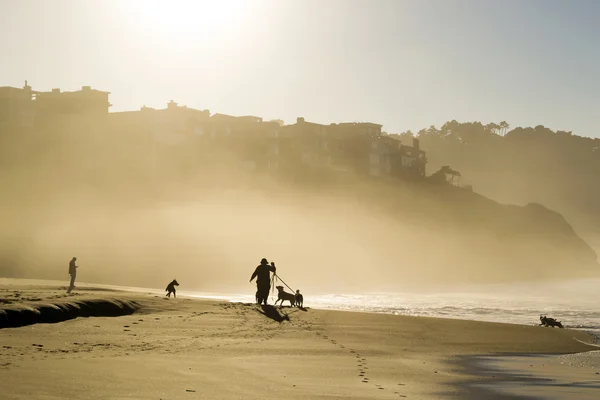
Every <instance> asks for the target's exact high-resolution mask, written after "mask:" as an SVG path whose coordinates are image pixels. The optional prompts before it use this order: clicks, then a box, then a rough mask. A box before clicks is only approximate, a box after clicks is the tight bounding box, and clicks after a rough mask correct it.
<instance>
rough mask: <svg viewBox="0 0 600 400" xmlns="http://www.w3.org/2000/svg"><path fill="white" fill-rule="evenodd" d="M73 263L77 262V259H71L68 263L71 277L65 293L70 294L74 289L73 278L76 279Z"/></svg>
mask: <svg viewBox="0 0 600 400" xmlns="http://www.w3.org/2000/svg"><path fill="white" fill-rule="evenodd" d="M75 261H77V257H73V258H72V259H71V261H69V275H71V283H70V284H69V288H68V289H67V293H71V290H73V289H75V277H77V265H76V264H75Z"/></svg>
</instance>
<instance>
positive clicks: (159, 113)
mask: <svg viewBox="0 0 600 400" xmlns="http://www.w3.org/2000/svg"><path fill="white" fill-rule="evenodd" d="M209 117H210V111H209V110H197V109H194V108H189V107H186V106H180V105H178V104H177V103H176V102H174V101H173V100H171V101H169V102H168V103H167V107H166V108H164V109H155V108H152V107H146V106H143V107H142V108H140V109H139V110H137V111H122V112H114V113H110V120H111V123H112V125H113V127H114V128H115V129H118V130H124V131H128V132H136V135H138V136H141V137H142V138H143V139H150V138H152V139H154V140H155V141H156V142H158V143H163V144H170V145H176V144H179V143H182V142H184V141H185V140H186V139H187V138H188V137H190V136H194V135H197V136H202V135H203V134H204V131H205V129H206V121H207V120H208V118H209Z"/></svg>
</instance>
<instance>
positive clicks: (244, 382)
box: [0, 285, 600, 400]
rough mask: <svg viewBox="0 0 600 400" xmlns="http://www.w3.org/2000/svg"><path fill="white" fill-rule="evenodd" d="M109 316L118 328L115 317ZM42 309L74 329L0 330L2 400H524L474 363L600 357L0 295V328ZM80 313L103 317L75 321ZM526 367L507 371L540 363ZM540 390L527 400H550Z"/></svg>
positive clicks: (520, 335)
mask: <svg viewBox="0 0 600 400" xmlns="http://www.w3.org/2000/svg"><path fill="white" fill-rule="evenodd" d="M306 300H308V299H306ZM306 303H308V304H309V301H306ZM106 304H111V306H109V307H106ZM49 305H54V306H51V307H50V308H48V307H49ZM102 305H104V306H102ZM309 305H310V304H309ZM44 307H45V308H44ZM94 307H97V308H98V310H100V311H93V308H94ZM115 307H116V308H115ZM117 308H118V309H122V310H123V311H122V313H123V314H125V315H122V316H115V315H116V314H117V313H116V312H115V310H116V309H117ZM50 309H52V310H55V313H54V314H53V315H54V317H53V318H55V319H60V318H59V317H58V315H59V314H60V313H61V312H64V313H67V314H68V313H71V314H68V317H69V318H70V319H66V320H65V321H62V322H57V323H33V322H34V321H33V319H31V318H33V317H29V318H30V320H31V321H32V323H31V324H28V325H25V326H20V327H7V328H3V329H0V355H1V357H0V393H1V396H0V397H1V398H2V399H48V400H49V399H64V398H76V399H164V400H166V399H274V398H285V399H397V398H411V399H441V398H459V399H462V398H472V399H476V398H480V399H481V398H523V397H511V396H518V395H522V392H518V391H516V392H515V390H512V389H510V390H504V391H495V392H494V390H496V388H500V389H502V388H503V387H504V388H505V386H506V385H507V384H509V383H510V379H511V377H510V376H508V375H506V374H503V373H501V370H502V369H503V370H505V371H508V370H509V369H515V368H516V367H515V365H514V362H517V363H518V362H519V360H518V359H517V361H514V359H508V361H506V360H507V359H501V358H492V359H491V360H492V361H490V360H482V359H481V358H476V357H474V356H479V357H482V356H486V355H487V356H489V355H499V354H504V355H509V354H520V355H527V354H532V355H537V354H557V355H559V354H569V353H578V352H584V351H589V350H598V348H597V347H593V346H589V345H587V344H585V343H591V341H592V338H591V337H589V336H588V335H587V334H585V333H583V332H579V331H573V330H569V329H547V328H540V327H535V326H520V325H512V324H500V323H498V324H496V323H486V322H475V321H461V320H450V319H436V318H424V317H407V316H395V315H383V314H370V313H358V312H343V311H324V310H314V309H310V308H309V309H305V310H301V309H298V308H289V307H284V308H272V307H266V308H261V307H259V306H257V305H254V304H242V303H227V302H217V301H206V300H195V299H188V298H177V299H173V298H171V299H166V298H164V297H163V296H157V295H156V294H153V293H130V292H120V291H116V290H106V289H98V288H91V287H90V288H86V287H81V288H77V289H75V291H74V293H73V294H72V295H70V296H67V295H65V293H64V290H63V288H60V287H42V286H39V287H36V286H18V285H3V286H0V310H3V311H0V321H3V322H2V323H3V324H5V325H4V326H7V324H8V322H7V321H8V320H9V319H10V318H12V319H14V318H15V316H18V315H19V314H17V313H19V312H25V311H22V310H29V313H30V314H31V313H32V314H31V315H34V314H35V315H38V317H39V315H40V313H48V312H49V311H48V310H50ZM39 310H45V311H43V312H40V311H39ZM56 310H58V311H56ZM61 310H62V311H61ZM65 310H67V311H65ZM69 310H70V311H69ZM73 310H75V311H73ZM76 312H80V313H84V314H85V313H87V315H94V312H97V313H100V314H101V313H102V312H106V313H108V314H109V315H111V316H100V317H98V316H97V317H89V318H73V317H74V316H75V314H73V313H76ZM67 314H65V315H67ZM100 314H98V315H100ZM102 315H104V314H102ZM36 318H37V317H36ZM536 357H537V356H536ZM560 357H567V356H560ZM554 359H556V360H559V361H558V363H559V364H558V365H559V366H560V365H562V366H563V367H564V368H563V369H564V370H565V371H566V372H565V371H562V370H560V368H558V367H557V368H554V369H553V370H552V373H553V374H555V375H556V374H558V375H559V376H563V377H565V382H572V381H573V376H569V375H568V374H569V373H571V374H579V376H581V374H587V375H585V376H584V377H583V376H582V377H581V378H580V380H581V381H584V380H585V381H586V382H588V383H590V382H591V385H592V387H593V385H594V384H595V385H598V384H599V383H600V375H597V374H595V372H594V370H593V368H592V367H590V366H589V365H587V368H585V366H583V367H582V366H577V365H569V364H568V363H567V364H560V362H561V360H562V359H559V358H553V360H554ZM494 360H499V361H497V365H491V364H490V363H493V362H496V361H494ZM502 360H505V361H506V362H512V363H513V364H511V365H509V366H503V365H501V364H502V362H503V361H502ZM531 360H532V359H525V361H523V360H521V363H520V364H518V365H517V367H520V366H525V363H526V365H527V366H529V365H539V367H538V369H541V368H546V367H543V366H542V364H544V365H548V364H549V362H548V359H547V358H540V357H538V358H535V360H534V361H531ZM562 361H564V360H562ZM498 363H499V364H498ZM486 365H487V366H486ZM494 368H496V370H494ZM498 368H500V369H498ZM494 371H496V372H494ZM498 371H500V372H498ZM575 371H579V372H575ZM582 371H583V372H582ZM541 373H543V371H539V370H531V371H530V374H541ZM521 378H522V377H518V376H514V375H513V376H512V379H513V381H514V380H515V379H517V380H518V379H521ZM553 379H554V378H553ZM527 382H532V380H531V379H530V380H529V381H527V380H522V383H523V386H524V387H527V386H528V385H529V384H528V383H527ZM594 382H595V383H594ZM503 385H504V386H503ZM515 386H519V385H515V384H513V386H510V387H515ZM529 386H532V385H529ZM584 386H586V385H584ZM587 386H589V385H587ZM587 386H586V387H580V388H578V387H577V385H572V387H569V390H570V392H569V393H571V394H570V395H569V396H568V397H562V398H585V397H577V396H578V393H579V394H581V395H582V396H584V395H585V394H586V393H588V392H587V389H588V388H587ZM539 390H542V392H540V391H539ZM539 390H538V391H537V392H536V393H531V394H535V395H537V396H542V397H539V398H553V397H544V395H543V393H545V392H543V390H544V388H539ZM547 390H550V391H549V392H547V393H551V390H552V388H550V389H547ZM493 393H495V394H493ZM540 393H541V394H540ZM554 398H558V397H554Z"/></svg>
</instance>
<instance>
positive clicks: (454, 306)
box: [182, 278, 600, 338]
mask: <svg viewBox="0 0 600 400" xmlns="http://www.w3.org/2000/svg"><path fill="white" fill-rule="evenodd" d="M599 293H600V278H593V279H580V280H572V281H564V282H560V283H559V282H553V283H530V282H528V283H520V284H510V285H477V286H462V287H454V288H444V289H440V290H433V291H422V292H418V293H417V292H403V293H355V294H344V293H337V294H323V293H321V294H310V293H303V296H304V304H305V306H307V307H312V308H318V309H331V310H345V311H363V312H375V313H385V314H394V315H413V316H426V317H438V318H457V319H467V320H475V321H490V322H505V323H512V324H521V325H538V324H539V323H540V320H539V317H540V315H547V316H549V317H553V318H556V319H557V320H559V321H561V322H562V323H563V325H564V326H565V327H569V328H573V329H579V330H584V331H586V332H590V333H592V334H594V336H596V337H598V338H600V297H599ZM182 294H185V295H188V296H192V297H199V298H212V299H221V300H229V301H241V302H253V301H254V293H247V294H223V293H220V294H219V293H200V292H186V291H182ZM274 299H275V298H273V299H272V300H270V301H271V302H273V301H274Z"/></svg>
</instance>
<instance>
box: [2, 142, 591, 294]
mask: <svg viewBox="0 0 600 400" xmlns="http://www.w3.org/2000/svg"><path fill="white" fill-rule="evenodd" d="M35 143H36V144H35V145H32V144H31V143H29V144H28V145H27V146H25V145H22V146H16V145H14V146H13V148H12V149H10V151H6V153H5V154H8V155H10V157H5V158H4V159H3V161H4V162H3V166H2V169H1V171H0V184H2V187H3V188H7V189H8V190H7V191H6V192H5V195H4V196H2V198H0V217H1V218H2V220H3V221H4V224H3V225H2V229H1V230H0V239H1V241H0V242H1V243H2V247H0V250H1V251H2V260H3V261H2V264H1V265H0V276H14V277H35V278H50V279H64V278H65V276H66V263H67V262H68V260H69V259H70V257H72V256H74V255H76V256H77V257H78V260H80V263H81V265H82V268H81V270H80V275H81V276H82V278H81V279H84V280H85V281H89V282H99V283H109V284H120V285H131V286H153V287H157V286H158V287H161V286H163V284H164V283H165V282H168V281H170V280H171V279H173V278H174V277H176V278H177V279H178V281H180V282H181V281H184V282H186V287H188V288H196V289H200V290H213V291H224V290H226V291H233V290H247V289H248V283H247V279H248V278H249V274H250V273H251V270H252V269H253V267H254V266H255V264H256V263H257V262H258V261H259V260H260V258H262V257H268V258H269V260H274V261H276V262H277V264H278V265H279V266H281V268H282V271H284V272H282V274H283V276H284V277H285V279H286V280H289V281H291V282H294V283H293V284H294V285H297V286H298V287H301V288H303V289H305V290H309V289H310V290H323V291H328V292H334V291H350V290H361V291H364V290H388V289H389V290H394V289H401V288H407V287H408V288H413V287H416V286H418V285H447V284H457V283H477V282H494V283H495V282H511V281H521V280H529V279H567V278H576V277H583V276H590V275H597V274H598V271H599V268H598V264H597V262H596V254H595V252H594V251H593V250H592V249H591V248H590V246H588V245H587V244H586V242H584V241H583V240H582V239H581V238H580V237H579V236H578V235H577V233H576V232H575V231H574V230H573V228H572V227H571V226H570V225H569V223H568V222H567V221H566V220H565V219H564V218H563V217H562V216H561V215H560V214H558V213H557V212H554V211H551V210H549V209H547V208H545V207H544V206H541V205H537V204H529V205H527V206H523V207H521V206H514V205H504V204H500V203H498V202H495V201H493V200H490V199H488V198H486V197H484V196H482V195H480V194H477V193H473V192H470V191H467V190H463V189H458V188H455V187H452V186H449V185H435V184H430V183H426V182H412V183H410V182H406V181H402V180H399V179H392V178H386V179H377V180H373V179H359V178H357V177H354V176H352V175H335V174H333V173H326V172H324V171H314V172H312V173H309V172H308V171H302V172H298V173H296V174H294V175H289V174H287V175H279V174H257V173H252V172H246V171H242V170H239V169H236V168H233V167H231V165H230V164H229V159H228V158H227V157H226V156H225V155H221V156H219V155H213V156H212V158H211V162H210V168H207V166H206V165H207V164H200V163H199V161H198V160H196V159H195V157H196V156H195V154H194V152H193V151H191V150H190V149H189V148H188V147H186V148H181V149H173V148H171V149H169V150H168V151H165V150H163V149H162V148H159V147H156V146H155V147H144V146H141V147H140V145H137V146H134V145H133V144H132V143H130V142H127V141H126V140H125V141H122V142H119V143H120V145H119V146H115V143H116V142H115V138H114V137H113V138H111V137H108V138H106V139H98V137H94V140H93V141H91V140H89V138H84V139H81V140H73V139H69V140H68V141H66V142H64V141H63V142H61V141H59V142H56V141H52V142H51V145H49V142H46V143H45V144H37V142H35ZM36 146H39V147H36ZM4 150H7V149H6V148H4ZM225 288H227V289H225Z"/></svg>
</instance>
